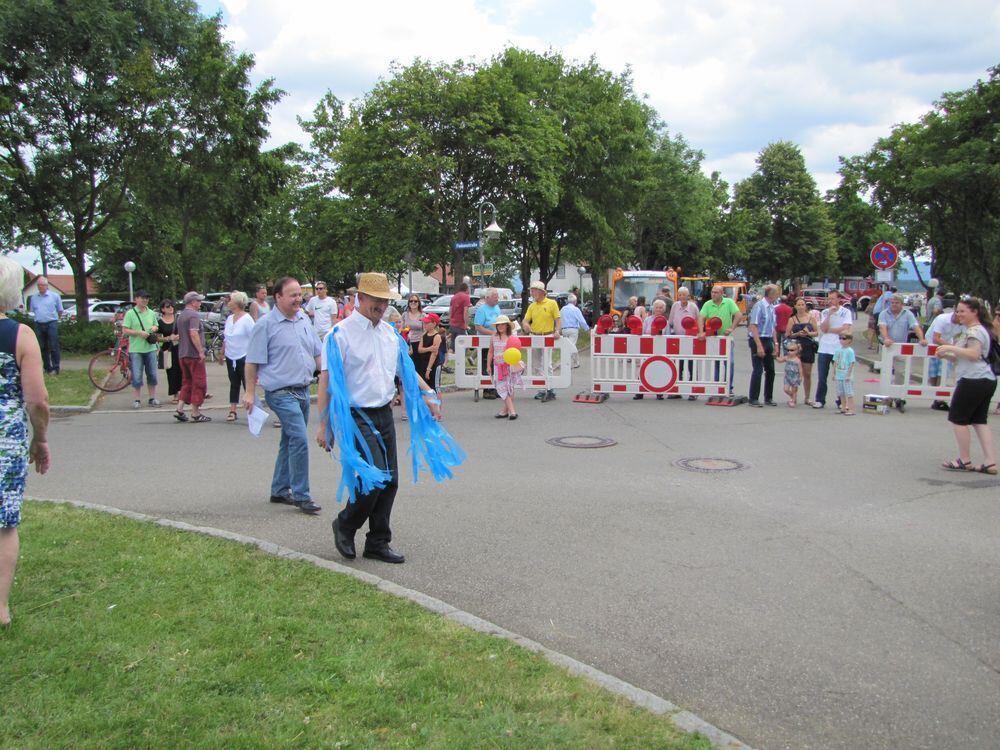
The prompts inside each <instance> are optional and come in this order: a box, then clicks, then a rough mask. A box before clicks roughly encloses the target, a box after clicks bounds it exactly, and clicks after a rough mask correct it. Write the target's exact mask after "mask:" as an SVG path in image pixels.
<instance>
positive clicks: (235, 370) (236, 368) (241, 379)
mask: <svg viewBox="0 0 1000 750" xmlns="http://www.w3.org/2000/svg"><path fill="white" fill-rule="evenodd" d="M246 363H247V358H246V357H240V358H239V359H238V360H236V362H233V360H231V359H230V358H229V357H226V373H227V374H228V375H229V403H230V404H238V403H239V402H240V386H243V389H244V390H246V387H247V378H246V375H244V374H243V370H244V368H245V367H246Z"/></svg>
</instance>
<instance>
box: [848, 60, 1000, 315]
mask: <svg viewBox="0 0 1000 750" xmlns="http://www.w3.org/2000/svg"><path fill="white" fill-rule="evenodd" d="M998 165H1000V66H996V67H993V68H991V69H990V70H989V77H988V78H987V80H985V81H982V80H980V81H977V82H976V84H975V85H974V86H972V87H971V88H969V89H967V90H965V91H959V92H955V93H946V94H944V95H943V96H942V98H941V100H940V101H938V102H936V103H935V105H934V108H933V109H932V110H931V111H930V112H928V113H927V114H926V115H925V116H924V117H923V118H921V120H920V121H919V122H918V123H908V124H902V125H899V126H897V127H896V128H894V129H893V131H892V133H891V134H890V135H889V136H887V137H886V138H882V139H880V140H879V141H878V142H877V143H876V144H875V146H874V147H873V148H872V149H871V151H869V152H868V153H867V154H865V155H864V156H863V157H861V159H860V160H858V168H859V171H860V174H861V176H862V179H863V183H864V185H865V187H867V188H868V189H870V190H871V194H872V202H873V204H874V205H875V206H876V207H877V208H878V209H879V211H880V213H881V215H882V216H883V218H885V219H886V221H888V222H890V223H892V224H893V225H895V226H898V227H900V229H901V230H902V232H903V234H904V236H905V237H906V241H907V243H908V245H909V246H910V248H913V249H917V250H928V251H931V252H932V253H933V257H934V273H935V275H937V276H938V277H939V278H940V279H941V280H942V281H944V282H946V283H947V284H948V285H949V286H951V287H953V288H955V289H959V290H961V291H965V292H973V293H976V294H979V295H982V296H984V297H986V298H987V299H989V300H991V301H995V300H996V299H997V298H998V297H1000V166H998Z"/></svg>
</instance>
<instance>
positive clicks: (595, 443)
mask: <svg viewBox="0 0 1000 750" xmlns="http://www.w3.org/2000/svg"><path fill="white" fill-rule="evenodd" d="M545 442H546V443H548V444H549V445H554V446H556V447H557V448H610V447H611V446H612V445H618V441H617V440H612V439H611V438H606V437H595V436H594V435H566V436H565V437H554V438H549V439H548V440H546V441H545Z"/></svg>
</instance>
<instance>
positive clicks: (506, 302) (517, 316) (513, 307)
mask: <svg viewBox="0 0 1000 750" xmlns="http://www.w3.org/2000/svg"><path fill="white" fill-rule="evenodd" d="M497 304H498V305H499V306H500V314H501V315H506V316H507V317H508V318H510V319H511V320H516V321H520V320H521V300H519V299H502V300H500V301H499V302H498V303H497Z"/></svg>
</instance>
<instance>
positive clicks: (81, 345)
mask: <svg viewBox="0 0 1000 750" xmlns="http://www.w3.org/2000/svg"><path fill="white" fill-rule="evenodd" d="M114 343H115V329H114V326H112V325H111V324H110V323H97V322H94V321H91V322H89V323H81V322H78V321H76V320H66V321H63V322H62V323H60V324H59V347H60V349H62V350H63V351H64V352H71V353H75V354H94V353H95V352H99V351H101V349H107V348H108V347H109V346H114Z"/></svg>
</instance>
